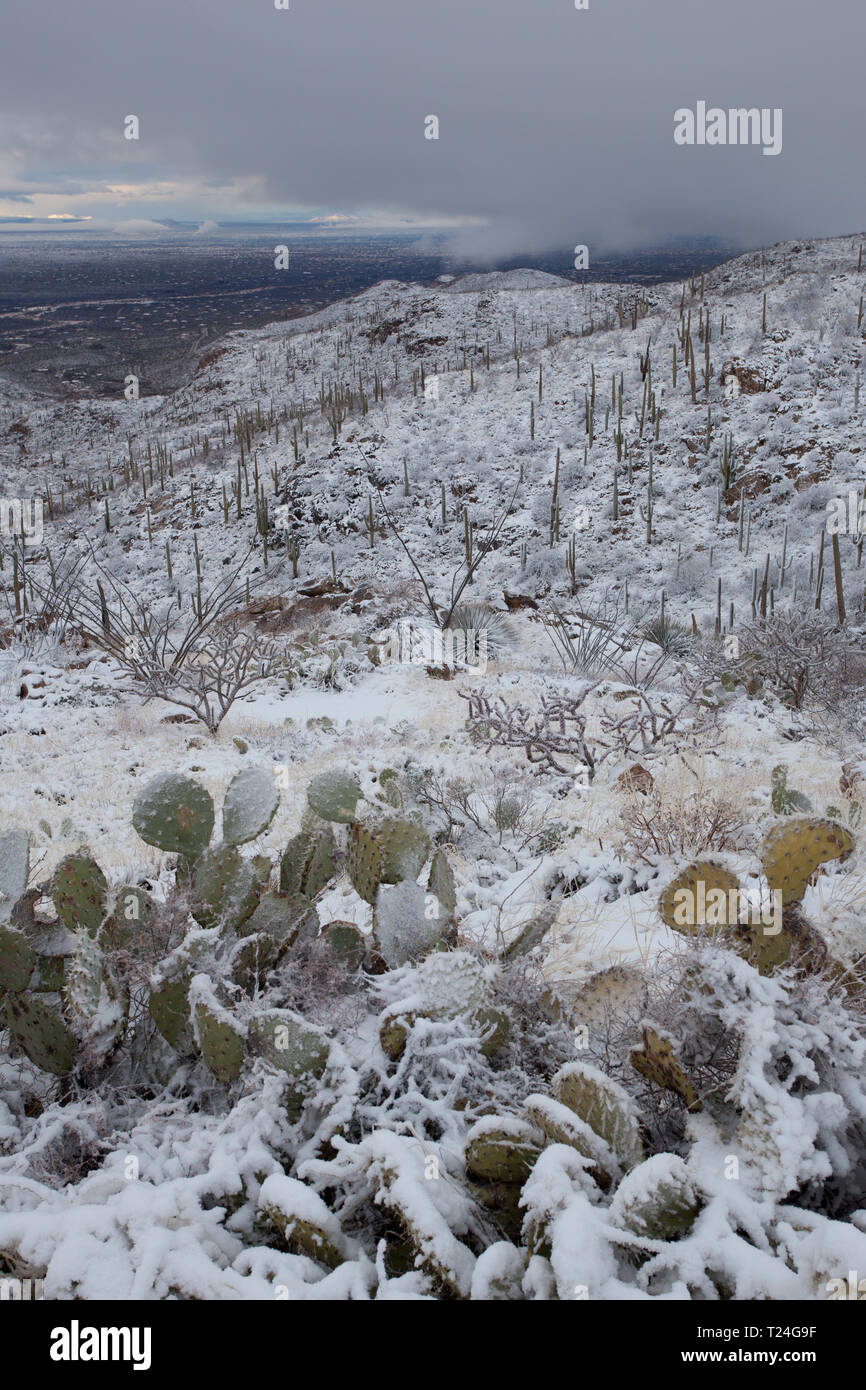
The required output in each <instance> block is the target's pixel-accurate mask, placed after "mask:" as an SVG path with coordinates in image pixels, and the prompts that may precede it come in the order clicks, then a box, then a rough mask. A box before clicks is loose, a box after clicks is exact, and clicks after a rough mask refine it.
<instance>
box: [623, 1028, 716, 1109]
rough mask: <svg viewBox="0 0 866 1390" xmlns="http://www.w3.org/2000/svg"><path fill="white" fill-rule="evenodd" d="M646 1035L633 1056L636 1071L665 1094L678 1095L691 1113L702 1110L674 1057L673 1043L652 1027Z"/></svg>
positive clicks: (631, 1057) (645, 1032)
mask: <svg viewBox="0 0 866 1390" xmlns="http://www.w3.org/2000/svg"><path fill="white" fill-rule="evenodd" d="M642 1031H643V1043H642V1044H641V1046H640V1047H635V1048H633V1049H632V1051H631V1053H630V1054H629V1061H630V1062H631V1064H632V1066H633V1067H634V1069H635V1071H636V1072H638V1073H639V1074H640V1075H641V1076H645V1077H646V1079H647V1081H652V1082H653V1083H654V1084H655V1085H656V1086H661V1088H662V1089H663V1090H665V1091H675V1092H676V1094H677V1095H678V1096H680V1098H681V1099H682V1100H684V1101H685V1103H686V1105H687V1107H688V1109H689V1110H693V1111H695V1110H700V1109H701V1108H702V1107H701V1102H700V1101H699V1100H698V1096H697V1092H696V1091H695V1088H694V1086H693V1085H692V1083H691V1081H689V1079H688V1077H687V1076H686V1073H685V1071H684V1070H683V1068H682V1066H681V1065H680V1063H679V1062H678V1061H677V1059H676V1057H675V1056H674V1047H673V1041H672V1039H671V1038H669V1037H668V1036H667V1035H666V1034H663V1033H658V1032H656V1030H655V1029H654V1028H652V1027H650V1026H649V1025H644V1028H643V1030H642Z"/></svg>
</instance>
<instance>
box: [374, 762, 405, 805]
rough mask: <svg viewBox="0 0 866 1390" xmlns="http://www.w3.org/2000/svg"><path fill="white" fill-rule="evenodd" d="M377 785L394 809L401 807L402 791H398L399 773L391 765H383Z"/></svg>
mask: <svg viewBox="0 0 866 1390" xmlns="http://www.w3.org/2000/svg"><path fill="white" fill-rule="evenodd" d="M379 786H380V787H381V788H382V795H383V796H384V798H385V800H386V801H387V802H388V804H389V806H393V807H395V808H396V810H398V811H400V810H402V809H403V793H402V792H401V791H400V775H399V773H398V772H397V771H396V769H395V768H393V767H385V768H383V769H382V771H381V772H380V774H379Z"/></svg>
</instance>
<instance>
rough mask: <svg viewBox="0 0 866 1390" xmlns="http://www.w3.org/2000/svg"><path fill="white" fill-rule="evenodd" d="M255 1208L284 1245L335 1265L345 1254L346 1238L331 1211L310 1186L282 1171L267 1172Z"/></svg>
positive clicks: (321, 1261)
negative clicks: (265, 1218)
mask: <svg viewBox="0 0 866 1390" xmlns="http://www.w3.org/2000/svg"><path fill="white" fill-rule="evenodd" d="M259 1208H260V1210H261V1211H263V1212H264V1213H265V1215H266V1216H267V1218H268V1220H269V1221H271V1222H272V1223H273V1225H274V1226H276V1228H277V1230H278V1231H279V1233H280V1235H281V1236H282V1238H283V1240H284V1241H285V1243H286V1247H287V1249H289V1250H290V1251H292V1252H293V1253H294V1254H297V1255H306V1256H307V1257H308V1259H311V1260H318V1261H319V1263H320V1264H324V1265H327V1267H328V1268H329V1269H336V1268H337V1266H338V1265H341V1264H342V1263H343V1260H344V1259H345V1258H346V1240H345V1237H344V1235H343V1232H342V1230H341V1229H340V1223H339V1221H338V1220H337V1218H336V1216H335V1215H334V1213H333V1212H332V1211H331V1209H330V1208H329V1207H326V1206H325V1203H324V1202H323V1201H322V1199H321V1197H319V1196H318V1195H317V1194H316V1193H315V1192H314V1191H313V1190H312V1188H310V1187H307V1186H306V1184H305V1183H302V1182H300V1181H299V1180H298V1179H297V1178H289V1177H286V1175H285V1174H284V1173H271V1175H270V1177H267V1178H265V1181H264V1182H263V1183H262V1187H261V1191H260V1193H259Z"/></svg>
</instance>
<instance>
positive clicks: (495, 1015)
mask: <svg viewBox="0 0 866 1390" xmlns="http://www.w3.org/2000/svg"><path fill="white" fill-rule="evenodd" d="M474 1022H475V1024H476V1025H477V1027H478V1031H479V1033H480V1035H481V1052H482V1055H483V1056H484V1057H495V1056H496V1054H497V1053H498V1052H501V1051H502V1049H503V1047H504V1046H505V1044H506V1043H507V1041H508V1036H509V1034H510V1032H511V1019H510V1017H509V1016H508V1014H507V1013H506V1012H505V1010H504V1009H495V1008H484V1009H478V1010H477V1012H476V1013H475V1015H474Z"/></svg>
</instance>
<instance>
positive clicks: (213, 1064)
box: [190, 975, 246, 1082]
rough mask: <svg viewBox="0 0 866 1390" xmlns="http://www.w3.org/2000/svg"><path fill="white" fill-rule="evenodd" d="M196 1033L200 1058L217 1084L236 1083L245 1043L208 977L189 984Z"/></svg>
mask: <svg viewBox="0 0 866 1390" xmlns="http://www.w3.org/2000/svg"><path fill="white" fill-rule="evenodd" d="M190 1003H191V1004H192V1009H193V1019H194V1021H195V1031H196V1034H197V1036H198V1045H199V1048H200V1049H201V1055H202V1057H203V1058H204V1061H205V1063H206V1064H207V1066H208V1067H209V1069H210V1070H211V1071H212V1072H213V1074H214V1076H215V1077H216V1079H217V1081H224V1082H230V1081H234V1080H235V1079H236V1078H237V1077H238V1076H239V1075H240V1071H241V1067H242V1066H243V1064H244V1058H245V1057H246V1041H245V1038H244V1033H243V1031H242V1029H241V1027H240V1025H239V1024H238V1022H237V1020H236V1019H235V1018H234V1016H233V1015H232V1014H230V1013H229V1011H228V1009H224V1008H222V1006H221V1005H220V1004H219V1003H218V1001H217V999H216V996H215V994H214V992H213V987H212V985H211V982H210V980H209V979H208V977H207V976H206V975H196V976H195V978H194V979H193V981H192V983H191V985H190Z"/></svg>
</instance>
